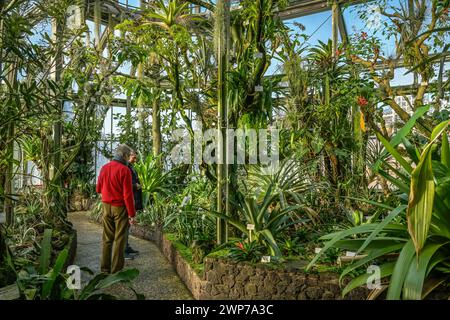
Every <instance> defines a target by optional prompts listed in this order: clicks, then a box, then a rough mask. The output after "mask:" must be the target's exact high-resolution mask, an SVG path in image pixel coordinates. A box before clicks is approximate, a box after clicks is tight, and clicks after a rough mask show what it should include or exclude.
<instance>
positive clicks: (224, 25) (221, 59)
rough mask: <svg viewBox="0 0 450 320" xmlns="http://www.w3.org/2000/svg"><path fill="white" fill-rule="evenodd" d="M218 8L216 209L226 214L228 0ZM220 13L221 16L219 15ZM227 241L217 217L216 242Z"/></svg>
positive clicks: (222, 222) (221, 223)
mask: <svg viewBox="0 0 450 320" xmlns="http://www.w3.org/2000/svg"><path fill="white" fill-rule="evenodd" d="M217 7H218V9H217V10H219V11H218V15H217V17H216V19H218V21H219V24H218V25H217V26H216V27H217V28H220V35H219V38H218V39H217V40H218V44H217V50H218V55H217V56H218V88H217V89H218V90H217V91H218V108H217V109H218V121H217V127H218V130H217V131H218V135H219V137H218V148H217V151H218V157H217V158H218V162H219V163H218V164H217V211H218V212H220V213H222V214H227V212H226V211H227V209H229V205H228V191H229V190H228V187H227V185H228V168H227V167H228V166H227V164H226V162H227V155H226V151H227V148H226V146H227V137H226V133H227V126H228V116H227V106H228V103H227V80H226V77H227V75H226V73H227V69H228V49H229V36H230V0H219V1H218V2H217ZM219 15H222V16H219ZM227 241H228V228H227V223H226V221H225V220H224V219H221V218H218V219H217V244H222V243H225V242H227Z"/></svg>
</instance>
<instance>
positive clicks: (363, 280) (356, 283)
mask: <svg viewBox="0 0 450 320" xmlns="http://www.w3.org/2000/svg"><path fill="white" fill-rule="evenodd" d="M394 265H395V262H388V263H385V264H382V265H381V266H380V276H381V278H384V277H387V276H390V275H391V274H392V272H393V270H394ZM371 276H372V274H370V273H364V274H362V275H360V276H359V277H357V278H355V279H353V280H352V281H350V282H349V284H348V285H347V286H346V287H345V288H344V290H342V296H343V297H345V296H346V295H347V293H349V292H350V291H352V290H353V289H356V288H359V287H361V286H363V285H366V284H367V280H368V279H369V277H371Z"/></svg>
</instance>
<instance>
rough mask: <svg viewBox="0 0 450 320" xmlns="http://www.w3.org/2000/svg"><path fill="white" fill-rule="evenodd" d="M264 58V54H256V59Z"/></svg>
mask: <svg viewBox="0 0 450 320" xmlns="http://www.w3.org/2000/svg"><path fill="white" fill-rule="evenodd" d="M262 57H263V53H262V52H257V53H255V58H259V59H262Z"/></svg>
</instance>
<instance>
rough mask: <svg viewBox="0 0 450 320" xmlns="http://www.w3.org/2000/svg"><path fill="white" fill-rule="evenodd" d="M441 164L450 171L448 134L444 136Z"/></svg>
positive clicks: (445, 133)
mask: <svg viewBox="0 0 450 320" xmlns="http://www.w3.org/2000/svg"><path fill="white" fill-rule="evenodd" d="M441 163H442V164H443V165H445V166H446V167H447V169H449V170H450V148H449V144H448V137H447V132H444V133H443V134H442V147H441Z"/></svg>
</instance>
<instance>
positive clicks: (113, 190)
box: [96, 160, 136, 217]
mask: <svg viewBox="0 0 450 320" xmlns="http://www.w3.org/2000/svg"><path fill="white" fill-rule="evenodd" d="M96 190H97V193H101V194H102V201H103V202H105V203H109V204H110V205H112V206H116V207H121V206H125V207H126V208H127V212H128V216H129V217H134V216H135V214H136V210H135V209H134V196H133V186H132V183H131V171H130V168H128V167H127V166H126V165H124V164H122V163H120V162H118V161H114V160H113V161H111V162H109V163H107V164H105V165H104V166H103V167H102V169H101V170H100V175H99V176H98V182H97V188H96Z"/></svg>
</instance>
